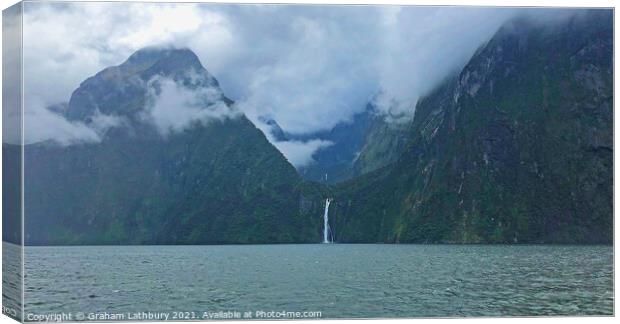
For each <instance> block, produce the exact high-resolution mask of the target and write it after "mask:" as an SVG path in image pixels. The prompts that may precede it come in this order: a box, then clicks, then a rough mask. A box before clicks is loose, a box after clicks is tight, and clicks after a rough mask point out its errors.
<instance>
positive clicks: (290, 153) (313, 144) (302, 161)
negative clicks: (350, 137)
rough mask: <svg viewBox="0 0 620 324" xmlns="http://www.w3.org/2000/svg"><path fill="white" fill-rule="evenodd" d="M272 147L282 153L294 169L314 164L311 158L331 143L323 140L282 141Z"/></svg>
mask: <svg viewBox="0 0 620 324" xmlns="http://www.w3.org/2000/svg"><path fill="white" fill-rule="evenodd" d="M273 144H274V146H275V147H276V148H277V149H278V150H280V152H282V154H283V155H284V156H285V157H286V159H287V160H288V161H289V162H290V163H291V164H292V165H293V166H294V167H296V168H299V167H302V166H306V165H308V164H311V163H313V162H314V160H313V159H312V156H313V155H314V153H316V152H317V151H318V150H320V149H322V148H325V147H328V146H330V145H332V144H333V143H332V142H330V141H324V140H319V139H315V140H309V141H306V142H302V141H283V142H277V141H275V142H273Z"/></svg>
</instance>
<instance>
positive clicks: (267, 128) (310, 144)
mask: <svg viewBox="0 0 620 324" xmlns="http://www.w3.org/2000/svg"><path fill="white" fill-rule="evenodd" d="M235 106H237V107H239V109H240V110H243V111H244V112H245V115H246V117H248V119H250V120H251V121H252V123H254V125H255V126H256V127H257V128H258V129H260V130H261V131H262V132H263V134H265V136H266V137H267V140H268V141H269V142H270V143H271V144H273V146H275V147H276V148H277V149H278V150H279V151H280V152H281V153H282V155H284V157H285V158H286V159H287V160H288V161H289V162H290V163H291V164H292V165H293V166H294V167H295V168H299V167H303V166H307V165H309V164H312V163H314V162H315V161H314V158H313V156H314V154H315V153H316V152H318V151H319V150H320V149H323V148H326V147H329V146H331V145H333V144H334V143H332V142H330V141H325V140H320V139H314V140H309V141H298V140H288V139H285V138H279V137H278V136H276V134H277V133H278V132H281V131H282V130H281V129H275V127H276V126H275V125H274V124H269V123H267V120H271V119H265V118H264V116H263V115H261V111H260V110H259V109H257V108H256V107H254V106H251V105H249V104H248V103H247V102H241V103H237V104H235Z"/></svg>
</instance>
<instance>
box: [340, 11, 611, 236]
mask: <svg viewBox="0 0 620 324" xmlns="http://www.w3.org/2000/svg"><path fill="white" fill-rule="evenodd" d="M612 35H613V18H612V12H611V11H609V10H589V11H585V12H581V13H579V14H577V15H573V16H571V17H570V18H569V19H563V20H561V21H559V22H557V23H553V24H549V23H545V22H541V21H538V20H536V19H531V18H528V17H521V18H518V19H514V20H511V21H510V22H508V23H506V24H505V25H504V26H503V27H502V28H501V29H500V30H499V31H498V32H497V33H496V34H495V36H494V37H493V38H492V39H491V40H490V41H489V42H488V43H487V44H486V45H485V46H483V47H481V48H480V49H479V50H478V51H477V53H476V54H475V55H474V56H473V57H472V59H471V60H470V61H469V63H468V64H467V65H466V66H465V68H464V69H463V70H462V71H461V72H460V73H459V74H458V75H457V76H456V77H454V78H451V79H450V80H448V81H447V82H445V83H444V84H443V85H441V86H440V87H438V88H437V89H436V90H435V91H433V92H432V93H431V94H429V95H428V96H426V97H424V98H423V99H421V100H420V102H419V103H418V104H417V107H416V114H415V117H414V120H413V123H412V124H411V126H410V127H409V128H408V132H409V133H410V136H411V140H410V141H409V143H407V145H406V150H405V151H404V153H403V154H402V155H401V156H400V157H399V158H398V160H397V162H396V163H395V164H393V165H391V166H389V167H386V168H383V169H379V170H377V171H375V172H371V173H369V174H367V175H366V176H362V177H359V178H356V179H354V180H351V181H349V182H345V183H342V184H340V185H338V186H337V189H336V193H335V194H334V196H335V198H334V202H333V203H332V205H333V206H335V208H334V209H333V213H332V217H334V218H335V221H334V224H332V228H334V229H335V233H336V237H337V240H338V241H340V242H418V243H425V242H450V243H524V242H526V243H606V244H609V243H611V242H612V241H613V226H612V224H613V82H612V80H613V78H612V76H613V72H612V71H613V70H612V68H613V64H612V59H613V57H612V53H613V51H612V48H613V37H612Z"/></svg>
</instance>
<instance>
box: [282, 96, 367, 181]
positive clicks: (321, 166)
mask: <svg viewBox="0 0 620 324" xmlns="http://www.w3.org/2000/svg"><path fill="white" fill-rule="evenodd" d="M378 119H379V117H378V116H376V115H375V113H374V111H373V110H372V106H370V105H368V106H367V107H366V109H365V110H364V111H362V112H361V113H358V114H356V115H354V116H353V118H352V120H351V121H350V122H342V123H339V124H337V125H336V126H335V127H334V128H332V129H331V130H328V131H322V132H316V133H311V134H305V135H292V134H285V136H286V138H287V139H289V140H298V141H307V140H311V139H321V140H324V141H329V142H331V143H332V145H330V146H327V147H325V148H322V149H320V150H318V151H317V152H315V153H314V155H313V156H312V159H313V160H314V161H313V163H310V164H309V165H306V166H303V167H300V168H298V171H299V174H300V175H301V176H302V177H303V178H304V179H306V180H310V181H320V182H324V181H325V175H327V182H328V183H336V182H340V181H342V180H346V179H350V178H351V177H353V176H354V175H355V174H354V172H353V165H354V162H355V159H356V157H357V155H358V154H359V152H360V150H361V149H362V146H363V145H364V140H365V137H366V134H367V133H368V131H369V129H370V127H371V126H372V124H373V123H375V122H376V121H377V120H378Z"/></svg>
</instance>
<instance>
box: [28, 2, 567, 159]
mask: <svg viewBox="0 0 620 324" xmlns="http://www.w3.org/2000/svg"><path fill="white" fill-rule="evenodd" d="M25 6H26V11H25V18H24V28H25V29H24V59H25V67H26V70H25V76H26V77H25V87H26V88H25V95H26V99H27V100H28V99H30V100H34V101H37V102H40V103H41V104H40V105H36V106H28V109H38V108H36V107H45V106H47V105H50V104H55V103H58V102H62V101H67V100H68V99H69V96H70V94H71V92H72V91H73V90H74V89H75V88H77V87H78V85H79V83H80V82H81V81H83V80H84V79H86V78H87V77H89V76H92V75H94V74H95V73H96V72H98V71H100V70H101V69H103V68H105V67H107V66H112V65H118V64H119V63H121V62H123V61H124V60H125V59H126V58H127V57H128V56H129V55H130V54H131V53H133V52H134V51H136V50H138V49H139V48H141V47H144V46H176V47H188V48H190V49H192V50H193V51H194V52H196V54H197V55H198V56H199V57H200V59H201V61H202V63H203V64H204V65H205V67H206V68H207V69H208V70H209V72H211V74H213V75H214V76H216V77H217V78H218V80H219V81H220V84H221V87H222V89H223V91H224V93H226V95H227V96H228V97H231V98H233V99H235V101H237V102H238V103H239V107H242V108H243V109H244V112H246V114H248V116H249V117H250V119H251V120H252V121H254V122H255V123H257V117H259V116H271V117H272V118H274V119H275V120H276V121H277V122H278V123H279V124H280V126H281V127H282V128H283V129H284V130H285V131H287V132H289V133H293V134H304V133H313V132H316V131H320V130H328V129H330V128H332V127H334V126H335V125H336V124H338V123H340V122H343V121H349V120H351V118H352V116H353V115H354V114H355V113H357V112H360V111H361V110H363V109H364V108H365V106H366V103H367V102H368V101H369V100H370V99H371V98H376V103H377V104H378V108H379V112H380V113H384V114H385V115H387V116H388V117H389V118H388V119H391V120H399V119H402V118H410V117H411V116H412V115H413V113H414V111H413V109H414V107H415V103H416V101H417V100H418V98H419V97H420V96H423V95H424V94H426V93H427V92H428V91H430V90H431V89H432V88H433V87H435V86H436V85H437V84H438V83H439V82H440V81H441V80H442V79H443V78H445V77H446V76H447V75H448V74H449V73H451V72H452V71H455V70H457V69H458V68H459V67H460V66H462V65H463V64H464V63H465V62H466V61H467V60H468V58H469V57H470V56H471V55H472V54H473V52H474V51H475V50H476V48H478V47H479V46H480V45H481V44H483V43H484V42H485V41H486V40H487V39H489V38H490V37H491V35H492V34H493V33H494V32H495V30H497V28H498V27H499V26H500V24H501V23H502V22H503V21H505V20H506V19H508V18H509V17H511V16H513V15H515V14H516V13H517V12H518V11H517V10H515V9H509V8H483V7H415V6H304V5H288V6H287V5H221V4H217V5H215V4H196V3H176V4H165V3H122V2H116V3H105V2H101V3H44V2H30V3H26V4H25ZM536 10H537V12H538V11H540V10H543V9H536ZM522 11H527V10H522ZM532 11H535V10H532ZM559 11H561V10H555V11H551V10H549V11H547V12H553V14H551V15H552V16H553V15H555V14H556V13H557V12H559ZM167 87H168V88H166V91H167V92H165V93H164V97H163V98H160V100H163V101H162V102H166V100H168V99H169V100H189V99H188V97H187V96H190V97H191V95H188V94H186V93H183V91H184V90H179V89H177V88H175V87H174V86H172V85H170V84H168V85H167ZM378 93H381V94H380V95H379V96H376V95H377V94H378ZM160 96H161V94H160ZM167 96H169V98H168V97H167ZM161 105H162V106H156V107H155V110H154V111H155V115H153V116H154V117H153V118H154V120H158V121H159V126H160V127H163V128H162V129H170V130H177V129H182V128H183V127H184V126H183V125H185V122H186V121H187V120H196V119H198V120H201V119H202V118H205V117H204V116H203V114H207V112H204V111H199V110H195V109H188V110H183V112H182V113H181V114H179V115H177V114H176V113H172V112H171V111H169V110H167V108H170V107H171V106H172V103H171V102H168V104H166V105H163V104H161ZM245 109H248V110H245ZM215 114H216V115H217V113H215ZM33 115H41V116H45V113H36V112H34V113H33ZM167 118H168V119H167ZM165 120H166V121H165ZM164 121H165V122H164ZM65 126H66V125H65ZM49 127H50V128H55V127H56V126H53V125H50V126H49ZM58 127H59V128H61V129H62V127H61V126H58ZM272 143H274V144H275V141H273V140H272ZM291 145H293V144H290V143H289V144H287V145H280V144H277V145H276V146H278V147H279V148H280V149H281V150H282V151H283V152H284V153H285V155H287V157H289V158H290V159H292V160H296V161H308V159H307V156H310V157H311V156H312V154H313V152H315V151H316V150H318V149H320V148H321V147H324V145H327V144H325V143H323V144H318V142H313V143H312V144H308V143H306V144H305V147H304V149H293V148H290V147H289V146H291ZM287 150H288V151H287ZM293 151H294V152H297V153H300V152H305V153H304V154H302V155H304V156H305V158H299V159H298V158H293V157H292V156H293V155H294V154H296V153H292V152H293ZM289 152H290V153H289ZM300 154H301V153H300ZM296 156H297V155H296Z"/></svg>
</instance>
